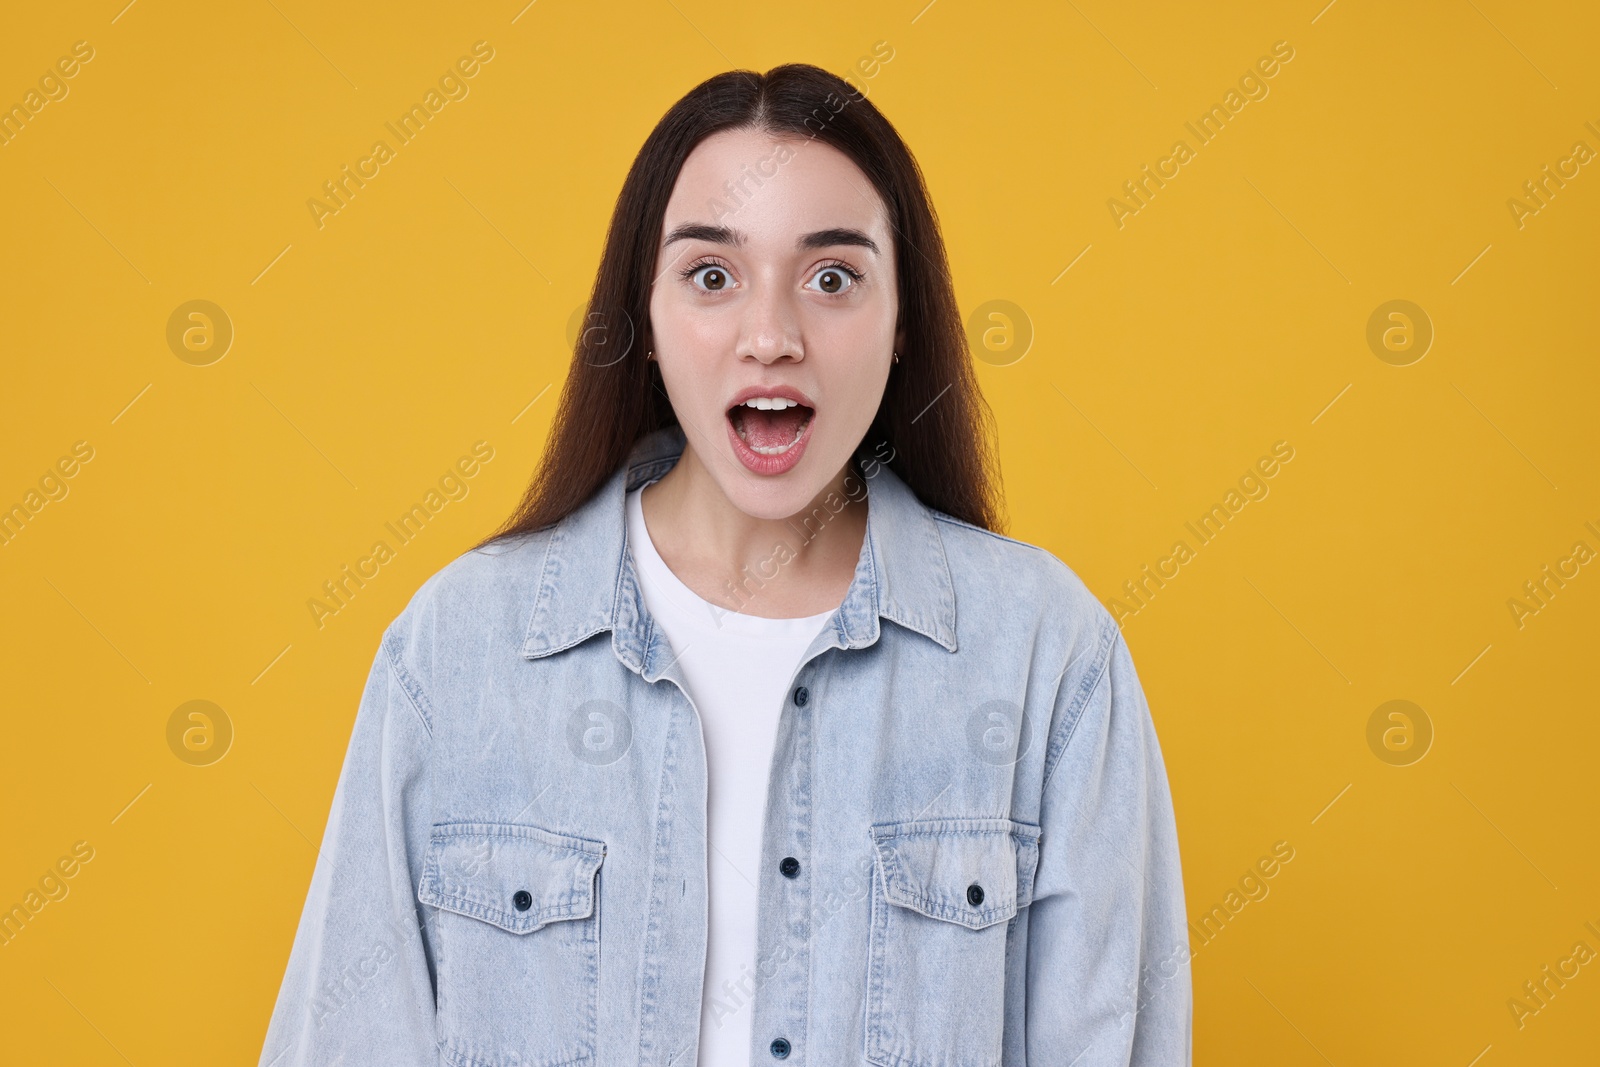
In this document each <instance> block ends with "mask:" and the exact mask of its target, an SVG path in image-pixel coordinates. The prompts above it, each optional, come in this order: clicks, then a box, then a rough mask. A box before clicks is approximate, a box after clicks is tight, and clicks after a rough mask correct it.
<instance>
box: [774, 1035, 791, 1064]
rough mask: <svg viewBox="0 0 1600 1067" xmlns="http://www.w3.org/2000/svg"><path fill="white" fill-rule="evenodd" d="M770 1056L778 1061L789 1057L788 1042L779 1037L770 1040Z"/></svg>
mask: <svg viewBox="0 0 1600 1067" xmlns="http://www.w3.org/2000/svg"><path fill="white" fill-rule="evenodd" d="M772 1054H773V1055H774V1056H776V1057H777V1058H778V1059H780V1060H781V1059H783V1058H784V1057H785V1056H787V1055H789V1042H787V1041H785V1040H784V1039H783V1038H781V1037H775V1038H773V1039H772Z"/></svg>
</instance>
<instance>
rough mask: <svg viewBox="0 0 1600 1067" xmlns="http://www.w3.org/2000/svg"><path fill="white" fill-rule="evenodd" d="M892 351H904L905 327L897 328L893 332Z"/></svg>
mask: <svg viewBox="0 0 1600 1067" xmlns="http://www.w3.org/2000/svg"><path fill="white" fill-rule="evenodd" d="M894 350H895V351H896V352H904V351H905V350H906V331H905V327H903V326H897V327H896V328H895V331H894Z"/></svg>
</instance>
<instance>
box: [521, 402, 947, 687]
mask: <svg viewBox="0 0 1600 1067" xmlns="http://www.w3.org/2000/svg"><path fill="white" fill-rule="evenodd" d="M684 443H685V439H684V434H683V431H682V429H680V428H679V427H676V426H671V427H667V428H665V429H661V430H657V431H655V432H654V433H651V434H648V435H647V436H645V437H643V438H641V439H640V440H639V442H638V443H637V444H635V445H634V448H633V450H632V452H631V453H630V454H629V456H628V459H627V461H626V462H625V463H623V465H622V466H621V467H619V468H618V469H617V471H616V473H614V474H613V475H612V476H611V478H610V479H609V480H608V481H607V482H606V483H605V485H604V486H602V487H601V488H600V489H599V490H598V491H597V492H596V493H595V494H594V496H592V497H591V498H590V499H589V500H588V501H586V502H585V503H584V504H583V505H582V506H581V507H580V508H578V510H576V511H574V512H573V513H572V514H571V515H568V516H567V517H566V518H565V519H562V520H561V521H560V522H559V523H557V524H556V525H555V527H554V528H553V529H552V530H551V533H550V536H549V538H548V540H547V542H546V547H545V553H544V562H543V568H542V573H541V575H540V578H539V592H538V598H537V600H536V602H535V604H534V608H533V615H532V617H531V618H530V619H529V621H528V632H527V635H526V637H525V639H524V641H523V645H522V654H523V656H525V657H526V658H528V659H537V658H538V657H541V656H548V655H550V654H552V653H555V652H560V651H562V650H564V649H568V648H571V647H573V646H574V645H576V644H578V643H579V642H582V641H586V640H588V639H589V638H590V637H593V636H594V635H595V634H597V633H600V632H601V631H603V630H610V631H611V644H612V647H613V649H614V650H615V651H616V654H617V658H618V659H620V660H621V661H622V662H623V663H624V664H626V665H627V666H628V667H629V668H630V669H632V670H634V671H636V672H638V673H639V674H641V675H642V676H644V678H645V679H646V680H647V681H650V682H654V681H655V680H656V679H658V678H660V677H662V676H663V675H664V674H667V673H669V671H670V668H671V666H672V664H671V660H672V654H671V649H670V646H669V645H668V643H667V641H666V638H665V635H664V634H662V633H661V632H660V631H659V630H658V629H657V627H656V626H655V624H654V622H653V620H651V619H650V617H649V615H648V613H647V612H646V610H645V606H644V596H643V593H642V592H641V590H640V587H639V578H638V575H637V573H636V572H635V570H634V566H633V558H632V556H631V554H630V553H629V552H628V544H627V526H626V522H625V513H624V510H623V508H624V504H625V502H626V495H627V493H628V492H630V491H632V490H634V489H636V488H638V487H639V486H641V485H646V484H649V483H650V482H653V481H655V480H657V479H659V478H660V477H661V476H662V475H664V474H666V473H667V471H669V470H671V469H672V467H673V465H674V464H675V463H677V461H678V457H679V456H680V455H682V453H683V448H684ZM856 476H857V477H858V478H859V477H860V475H859V474H857V475H856ZM866 485H867V498H868V506H867V533H866V537H865V538H864V539H863V541H862V543H861V555H860V557H859V559H858V560H857V561H856V572H855V577H854V578H852V579H851V581H850V588H849V589H848V590H847V591H846V592H845V596H844V601H843V602H842V603H841V604H840V605H839V609H838V611H836V612H835V613H834V615H833V618H832V620H831V625H829V626H824V627H823V629H822V632H821V633H819V634H818V635H817V641H816V642H815V643H814V644H813V648H812V651H815V650H816V647H817V645H819V644H820V645H822V646H823V647H829V646H831V647H836V648H863V647H865V646H867V645H871V644H873V643H875V642H876V641H877V640H878V632H879V629H878V619H879V618H880V617H882V618H885V619H888V620H890V621H891V622H894V623H897V624H898V625H900V626H903V627H905V628H906V629H909V630H914V631H916V632H917V633H919V634H922V635H923V636H924V637H927V638H929V639H931V640H933V641H936V642H938V643H939V644H940V645H941V646H943V647H944V648H945V649H946V650H948V651H950V652H954V651H955V650H956V601H955V591H954V588H953V586H952V584H951V580H950V564H949V562H948V560H947V559H946V558H945V552H944V541H943V539H942V538H941V537H940V534H939V529H938V527H937V526H936V525H935V519H934V516H933V512H932V511H931V509H929V508H928V507H927V505H925V504H923V503H922V501H920V500H919V499H917V496H916V494H915V493H913V492H912V491H911V488H910V487H909V486H907V485H906V484H905V482H904V481H903V480H902V479H901V478H900V477H899V476H898V475H896V474H895V473H894V472H893V471H892V470H890V469H889V468H888V467H887V466H882V465H880V466H878V467H877V469H876V471H875V472H874V473H873V474H872V476H871V477H870V478H867V479H866Z"/></svg>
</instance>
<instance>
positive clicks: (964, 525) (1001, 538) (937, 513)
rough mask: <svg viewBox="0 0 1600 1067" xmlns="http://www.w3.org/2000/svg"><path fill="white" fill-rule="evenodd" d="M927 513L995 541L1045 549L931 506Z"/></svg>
mask: <svg viewBox="0 0 1600 1067" xmlns="http://www.w3.org/2000/svg"><path fill="white" fill-rule="evenodd" d="M928 514H930V515H932V516H933V517H934V518H935V519H937V520H938V521H939V522H942V523H947V524H949V525H951V526H959V527H961V528H962V529H965V530H971V531H972V532H973V533H980V534H984V535H985V536H988V537H992V538H994V539H995V540H996V541H1004V542H1006V543H1007V544H1012V545H1018V546H1020V547H1022V548H1031V549H1033V550H1034V551H1035V552H1044V551H1046V550H1045V549H1044V548H1042V547H1040V546H1039V545H1035V544H1032V543H1030V542H1028V541H1020V540H1018V539H1017V538H1015V537H1010V536H1007V535H1006V534H1003V533H996V532H995V531H993V530H989V529H985V528H984V527H982V526H975V525H973V524H972V523H970V522H967V521H966V520H965V519H958V518H956V517H955V516H954V515H947V514H945V513H944V512H942V511H937V510H935V509H933V508H929V509H928Z"/></svg>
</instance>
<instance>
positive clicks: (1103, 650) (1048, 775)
mask: <svg viewBox="0 0 1600 1067" xmlns="http://www.w3.org/2000/svg"><path fill="white" fill-rule="evenodd" d="M1121 639H1122V635H1121V633H1120V632H1119V631H1118V630H1117V628H1116V624H1115V622H1114V621H1113V620H1112V618H1111V616H1110V615H1109V614H1107V615H1106V616H1105V618H1104V619H1103V620H1102V622H1101V624H1100V637H1099V641H1098V643H1097V644H1096V646H1095V653H1094V655H1095V662H1094V663H1093V664H1092V665H1091V666H1090V668H1089V670H1088V671H1086V672H1085V673H1084V676H1083V681H1082V682H1080V683H1079V684H1078V692H1077V693H1076V695H1074V696H1073V698H1072V703H1071V704H1069V705H1068V706H1067V710H1066V712H1065V713H1064V714H1063V716H1062V721H1061V723H1059V724H1058V725H1057V727H1056V733H1057V734H1058V738H1059V739H1058V740H1053V741H1051V743H1050V748H1049V750H1048V751H1047V752H1046V753H1045V757H1044V782H1043V784H1042V785H1041V786H1040V793H1041V795H1042V794H1044V793H1046V792H1048V791H1049V789H1050V782H1051V779H1053V778H1054V777H1055V773H1056V768H1057V767H1059V766H1060V765H1061V757H1062V755H1063V754H1064V753H1065V752H1066V750H1067V746H1068V745H1069V744H1071V743H1072V738H1073V737H1074V736H1075V735H1076V734H1077V732H1078V723H1079V721H1081V720H1082V718H1083V709H1084V708H1086V707H1088V706H1089V701H1090V700H1091V699H1093V697H1094V694H1095V693H1096V692H1097V691H1098V690H1099V688H1100V687H1101V686H1102V685H1103V684H1105V679H1106V674H1107V673H1108V671H1107V668H1108V667H1109V666H1110V664H1111V649H1112V647H1113V645H1114V644H1115V643H1116V642H1117V641H1119V640H1121ZM1069 666H1070V665H1069Z"/></svg>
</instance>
